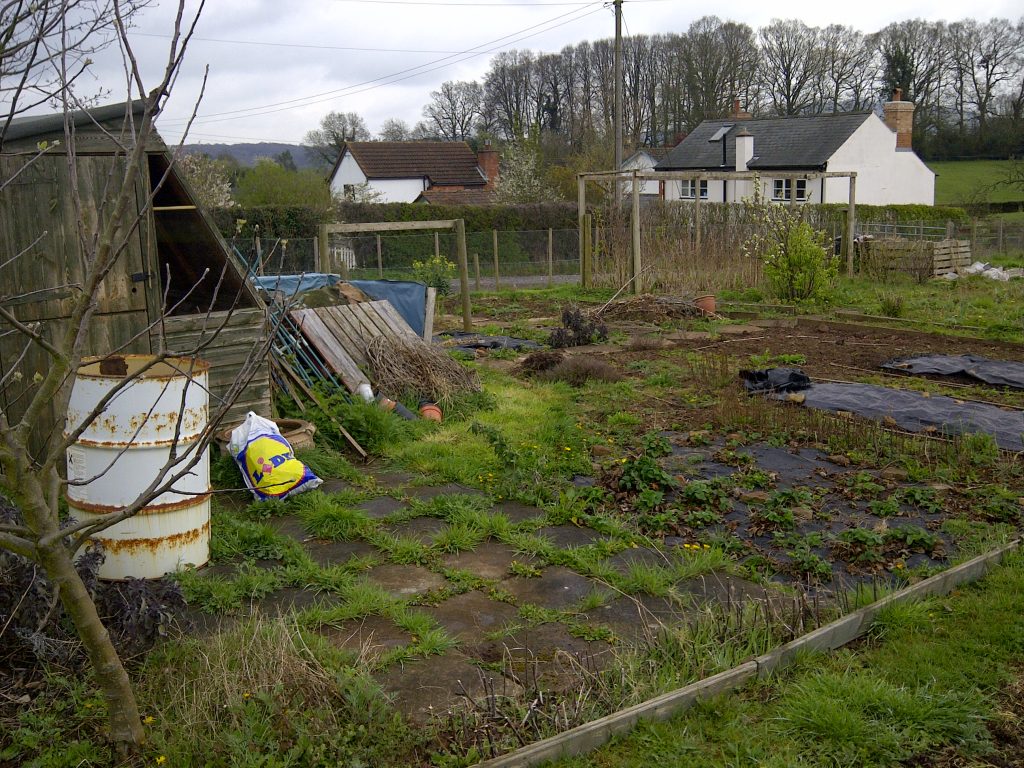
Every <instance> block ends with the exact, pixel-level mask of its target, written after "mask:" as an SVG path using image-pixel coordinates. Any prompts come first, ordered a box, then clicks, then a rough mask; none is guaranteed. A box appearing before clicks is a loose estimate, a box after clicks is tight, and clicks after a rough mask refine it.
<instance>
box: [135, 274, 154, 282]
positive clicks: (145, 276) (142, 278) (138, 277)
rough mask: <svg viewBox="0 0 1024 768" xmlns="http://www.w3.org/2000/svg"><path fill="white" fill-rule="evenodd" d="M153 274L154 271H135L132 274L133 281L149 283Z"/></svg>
mask: <svg viewBox="0 0 1024 768" xmlns="http://www.w3.org/2000/svg"><path fill="white" fill-rule="evenodd" d="M152 276H153V273H152V272H134V273H133V274H132V282H133V283H148V282H149V278H151V277H152Z"/></svg>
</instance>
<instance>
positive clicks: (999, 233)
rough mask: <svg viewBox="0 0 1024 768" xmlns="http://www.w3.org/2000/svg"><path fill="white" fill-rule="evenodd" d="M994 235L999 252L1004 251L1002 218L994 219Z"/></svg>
mask: <svg viewBox="0 0 1024 768" xmlns="http://www.w3.org/2000/svg"><path fill="white" fill-rule="evenodd" d="M996 237H997V243H998V244H999V253H1004V248H1003V220H1002V219H997V220H996Z"/></svg>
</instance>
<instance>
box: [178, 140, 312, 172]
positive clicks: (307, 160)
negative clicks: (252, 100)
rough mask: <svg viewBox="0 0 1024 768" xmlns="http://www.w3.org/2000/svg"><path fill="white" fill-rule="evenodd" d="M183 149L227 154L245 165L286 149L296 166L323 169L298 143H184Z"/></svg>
mask: <svg viewBox="0 0 1024 768" xmlns="http://www.w3.org/2000/svg"><path fill="white" fill-rule="evenodd" d="M184 151H185V152H188V153H191V154H207V155H209V156H210V157H212V158H218V157H221V156H223V155H228V156H230V157H233V158H235V160H237V161H238V162H239V163H241V164H242V165H246V166H252V165H255V164H256V161H257V160H258V159H259V158H261V157H269V158H274V157H277V155H279V154H281V153H282V152H285V151H288V152H291V153H292V160H294V161H295V166H296V167H297V168H299V169H302V168H315V169H318V170H323V165H322V164H320V163H318V158H317V157H316V155H314V154H313V152H312V151H311V150H309V149H307V148H306V147H303V146H301V145H299V144H277V143H275V142H270V141H261V142H258V143H255V144H186V145H185V146H184Z"/></svg>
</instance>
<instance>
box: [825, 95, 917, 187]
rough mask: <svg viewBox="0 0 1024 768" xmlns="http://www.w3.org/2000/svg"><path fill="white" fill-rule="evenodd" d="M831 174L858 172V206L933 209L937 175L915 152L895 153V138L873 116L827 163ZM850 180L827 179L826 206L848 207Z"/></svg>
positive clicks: (893, 134) (900, 151)
mask: <svg viewBox="0 0 1024 768" xmlns="http://www.w3.org/2000/svg"><path fill="white" fill-rule="evenodd" d="M828 170H829V171H856V172H857V202H858V203H863V204H865V205H905V204H912V203H913V204H918V205H934V204H935V174H934V173H932V171H931V169H929V168H928V166H927V165H925V164H924V162H923V161H922V160H921V158H919V157H918V156H917V155H916V154H915V153H914V152H912V151H909V150H899V151H897V149H896V134H895V133H893V132H892V131H891V130H889V128H888V126H886V124H885V123H883V122H882V120H881V119H880V118H879V117H878V116H876V115H871V116H870V117H869V118H868V119H867V120H865V121H864V123H863V124H862V125H861V127H860V128H858V129H857V130H856V131H854V133H853V135H852V136H850V138H849V139H847V140H846V142H845V143H844V144H843V145H842V146H841V147H840V148H839V149H838V150H836V153H835V154H834V155H832V157H831V158H830V159H829V161H828ZM849 184H850V182H849V180H848V179H827V180H826V185H825V202H826V203H845V202H846V200H847V192H848V190H849Z"/></svg>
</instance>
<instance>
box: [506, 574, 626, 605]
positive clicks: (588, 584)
mask: <svg viewBox="0 0 1024 768" xmlns="http://www.w3.org/2000/svg"><path fill="white" fill-rule="evenodd" d="M501 588H502V589H505V590H507V591H508V592H509V593H511V594H512V596H513V597H515V599H516V603H517V604H519V605H522V604H524V603H531V604H533V605H539V606H541V607H543V608H554V609H563V608H569V607H571V606H573V605H575V604H576V603H578V602H579V601H580V600H582V599H583V598H585V597H587V596H588V595H590V594H591V593H592V592H607V591H608V589H607V587H604V586H602V585H601V584H599V583H598V582H596V581H594V580H593V579H588V578H587V577H586V576H580V575H579V574H578V573H576V571H573V570H570V569H568V568H562V567H561V566H557V567H554V568H545V569H544V570H543V572H542V573H541V575H540V576H538V577H536V578H532V579H531V578H521V577H516V578H512V579H506V580H505V581H503V582H501Z"/></svg>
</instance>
